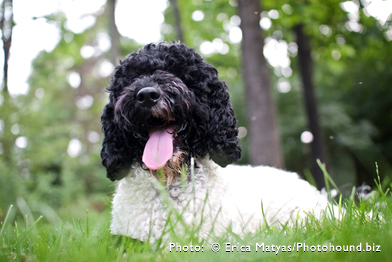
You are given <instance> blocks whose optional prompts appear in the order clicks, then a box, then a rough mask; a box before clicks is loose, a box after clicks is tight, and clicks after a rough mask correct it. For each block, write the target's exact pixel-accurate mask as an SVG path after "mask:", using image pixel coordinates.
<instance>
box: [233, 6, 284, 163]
mask: <svg viewBox="0 0 392 262" xmlns="http://www.w3.org/2000/svg"><path fill="white" fill-rule="evenodd" d="M238 10H239V16H240V18H241V29H242V36H243V37H242V63H243V65H242V67H243V78H244V81H245V87H246V99H247V101H246V104H247V110H248V121H249V123H248V127H249V132H248V133H249V157H250V162H251V164H252V165H269V166H274V167H278V168H282V167H283V157H282V153H281V148H280V134H279V129H278V125H277V116H276V108H275V103H274V101H273V98H272V95H271V84H270V78H269V77H270V71H269V68H268V66H267V62H266V60H265V57H264V55H263V46H264V39H263V36H262V31H261V28H260V25H259V21H260V12H261V7H260V1H259V0H239V1H238Z"/></svg>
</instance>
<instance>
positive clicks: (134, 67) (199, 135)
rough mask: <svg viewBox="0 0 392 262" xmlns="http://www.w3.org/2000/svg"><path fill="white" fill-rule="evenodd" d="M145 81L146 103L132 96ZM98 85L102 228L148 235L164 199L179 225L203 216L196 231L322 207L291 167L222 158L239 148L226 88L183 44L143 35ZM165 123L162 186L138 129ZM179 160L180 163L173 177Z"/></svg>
mask: <svg viewBox="0 0 392 262" xmlns="http://www.w3.org/2000/svg"><path fill="white" fill-rule="evenodd" d="M146 88H149V89H152V90H154V93H153V94H152V95H154V96H155V98H154V99H153V100H154V103H153V104H151V105H150V104H149V105H148V106H146V105H144V104H143V103H141V99H140V98H139V94H140V92H141V90H143V89H145V90H146ZM107 91H108V92H109V93H110V95H109V103H108V104H107V105H106V106H105V108H104V110H103V114H102V118H101V121H102V127H103V132H104V135H105V137H104V140H103V148H102V151H101V156H102V163H103V165H104V166H105V167H106V169H107V176H108V178H110V179H111V180H113V181H114V180H118V181H117V182H116V192H115V194H114V198H113V211H112V224H111V232H112V234H122V235H127V236H130V237H133V238H137V239H140V240H143V241H144V240H146V239H147V238H148V237H150V240H152V241H154V240H155V239H156V238H158V237H159V236H160V235H161V234H162V232H163V229H164V226H165V223H166V221H167V219H168V218H169V216H170V215H169V213H170V212H169V210H170V207H169V206H171V207H172V208H174V209H176V210H178V212H179V213H180V214H182V215H181V216H182V218H183V219H184V221H186V222H187V224H188V225H191V224H195V223H196V224H197V223H200V222H201V221H203V223H202V228H201V232H204V233H205V234H206V236H207V235H210V234H211V231H214V234H220V233H222V232H224V231H225V229H226V228H227V227H228V226H229V225H230V226H231V228H232V229H233V231H234V232H236V233H238V234H241V233H244V232H255V230H256V229H258V228H259V227H260V226H261V225H262V224H263V223H264V222H265V221H267V222H268V223H269V224H271V223H272V224H273V223H275V224H278V223H287V222H290V221H292V220H293V219H294V220H295V217H296V216H297V215H299V216H302V217H303V216H304V214H305V213H303V212H302V211H308V212H310V211H312V210H314V211H316V213H317V214H320V213H321V212H322V211H323V210H324V208H325V207H326V205H327V203H328V202H327V201H326V199H325V198H324V197H322V196H321V195H320V193H319V192H318V191H317V190H316V189H315V188H314V187H312V186H310V185H309V184H308V183H307V182H305V181H303V180H300V179H299V177H298V175H296V174H295V173H289V172H285V171H282V170H278V169H274V168H269V167H256V168H252V167H238V166H232V165H230V166H228V167H226V168H222V167H225V166H227V165H228V164H231V163H234V162H235V161H237V160H238V159H239V158H240V156H241V149H240V147H239V146H238V130H237V120H236V118H235V116H234V112H233V109H232V107H231V104H230V96H229V94H228V92H227V91H228V88H227V85H226V83H224V82H222V81H220V80H219V78H218V72H217V70H216V69H215V68H214V67H213V66H212V65H210V64H208V63H206V62H205V61H204V60H203V58H202V57H201V56H200V55H199V54H197V53H196V52H195V51H194V50H193V49H191V48H188V47H186V46H185V45H184V44H179V43H173V44H166V43H160V44H158V45H154V44H149V45H146V46H145V47H144V48H142V49H141V50H139V51H136V52H134V53H131V54H130V55H129V56H127V57H126V58H125V59H124V60H123V61H121V62H120V65H118V66H117V67H116V69H115V73H114V76H113V77H112V80H111V83H110V86H109V87H108V88H107ZM169 125H175V127H176V129H175V131H174V132H175V134H174V135H173V147H174V150H173V157H172V158H171V159H170V160H169V161H167V163H166V165H165V167H164V168H163V170H164V171H163V172H164V175H165V179H166V188H164V190H162V189H159V187H160V186H159V185H160V183H157V181H158V180H157V177H158V174H157V172H156V171H155V170H148V169H147V168H146V166H145V165H144V164H143V161H142V155H143V150H144V148H145V146H146V143H147V140H148V139H149V131H148V130H149V129H151V128H154V127H155V126H159V127H162V126H169ZM192 158H195V159H196V163H195V176H194V182H193V181H192V179H191V172H190V168H189V167H190V163H191V159H192ZM184 167H187V170H188V172H187V175H186V176H187V177H186V179H185V180H186V183H185V184H181V170H183V169H184ZM193 197H195V200H192V199H193ZM166 198H167V199H169V200H167V199H166ZM165 199H166V200H165ZM192 201H194V204H191V202H192ZM263 211H264V214H263ZM299 213H301V214H299ZM179 230H181V229H179Z"/></svg>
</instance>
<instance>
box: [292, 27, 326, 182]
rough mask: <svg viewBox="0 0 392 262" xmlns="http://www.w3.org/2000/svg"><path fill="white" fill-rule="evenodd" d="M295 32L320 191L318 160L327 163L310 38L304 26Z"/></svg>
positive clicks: (313, 160) (313, 170) (322, 177)
mask: <svg viewBox="0 0 392 262" xmlns="http://www.w3.org/2000/svg"><path fill="white" fill-rule="evenodd" d="M294 32H295V35H296V37H297V45H298V63H299V68H300V73H301V79H302V86H303V91H304V100H305V108H306V114H307V118H308V126H309V130H310V132H311V133H312V135H313V141H312V142H311V150H312V165H313V166H312V174H313V177H314V180H315V182H316V184H317V187H318V188H319V189H321V188H323V187H325V182H324V176H323V172H322V171H321V169H320V167H319V166H318V165H317V162H316V160H317V159H320V161H321V162H322V163H325V160H326V159H325V155H324V148H323V143H322V135H321V129H320V125H319V118H318V113H317V101H316V97H315V94H314V86H313V80H312V79H313V72H312V57H311V51H312V50H311V46H310V37H309V36H308V35H306V34H305V33H304V31H303V25H297V26H295V27H294Z"/></svg>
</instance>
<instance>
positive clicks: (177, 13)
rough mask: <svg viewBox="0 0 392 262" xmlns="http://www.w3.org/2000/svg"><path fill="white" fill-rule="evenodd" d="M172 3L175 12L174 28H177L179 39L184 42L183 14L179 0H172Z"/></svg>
mask: <svg viewBox="0 0 392 262" xmlns="http://www.w3.org/2000/svg"><path fill="white" fill-rule="evenodd" d="M169 2H170V4H171V5H172V6H173V13H174V28H175V29H176V34H177V40H178V41H180V42H181V43H184V34H183V31H182V27H181V15H180V10H179V8H178V2H177V0H170V1H169Z"/></svg>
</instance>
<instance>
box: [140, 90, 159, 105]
mask: <svg viewBox="0 0 392 262" xmlns="http://www.w3.org/2000/svg"><path fill="white" fill-rule="evenodd" d="M136 99H137V101H138V103H139V104H140V105H142V106H143V107H147V108H151V107H153V106H154V105H156V104H157V102H158V101H159V99H161V91H160V90H159V89H157V88H155V87H144V88H142V89H141V90H140V91H139V92H138V93H137V95H136Z"/></svg>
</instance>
